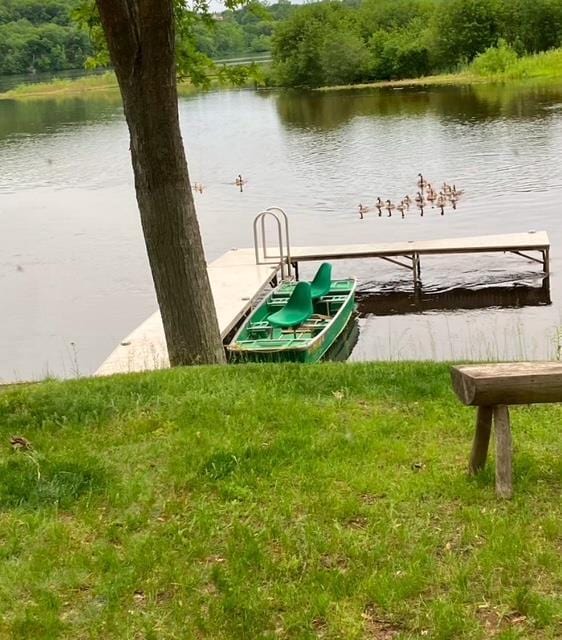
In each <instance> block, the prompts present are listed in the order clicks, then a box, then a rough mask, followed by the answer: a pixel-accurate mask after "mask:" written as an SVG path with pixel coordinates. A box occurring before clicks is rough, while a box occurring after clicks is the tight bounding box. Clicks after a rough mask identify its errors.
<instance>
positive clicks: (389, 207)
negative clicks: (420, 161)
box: [359, 173, 463, 220]
mask: <svg viewBox="0 0 562 640" xmlns="http://www.w3.org/2000/svg"><path fill="white" fill-rule="evenodd" d="M417 186H418V191H417V193H416V195H415V197H414V198H411V197H410V196H409V195H405V196H404V197H403V198H402V200H401V201H400V202H399V203H398V204H394V203H393V202H391V201H390V200H383V199H382V198H381V197H380V196H379V197H378V198H377V201H376V202H375V204H374V206H373V207H366V206H365V205H363V204H359V217H360V218H361V220H362V219H363V217H364V215H365V214H366V213H368V212H369V211H371V210H375V211H377V212H378V214H379V216H382V211H383V209H384V210H385V211H387V212H388V216H389V217H390V216H392V212H393V211H398V212H399V213H400V214H401V215H402V217H403V218H404V217H405V215H406V213H407V212H408V211H409V210H410V207H411V206H415V207H416V208H417V209H419V211H420V215H422V216H423V211H424V209H425V208H426V207H429V206H431V207H437V208H438V209H440V210H441V215H444V214H445V207H447V206H448V205H451V206H452V207H453V209H456V208H457V202H458V200H459V198H460V197H461V196H462V194H463V191H462V190H460V189H457V187H456V185H454V184H447V183H446V182H444V183H443V185H442V186H441V188H440V189H439V191H436V190H435V189H434V188H433V186H432V184H431V182H429V181H428V180H426V179H425V178H424V177H423V175H422V174H421V173H418V181H417Z"/></svg>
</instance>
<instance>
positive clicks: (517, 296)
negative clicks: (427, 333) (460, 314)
mask: <svg viewBox="0 0 562 640" xmlns="http://www.w3.org/2000/svg"><path fill="white" fill-rule="evenodd" d="M357 302H358V306H359V313H360V314H361V316H362V317H367V316H369V315H375V316H390V315H402V314H405V313H421V312H424V311H451V310H459V309H487V308H492V307H502V308H505V309H507V308H514V309H520V308H522V307H538V306H543V305H549V304H551V299H550V278H543V282H542V285H541V286H539V287H533V286H528V285H525V284H514V285H512V286H492V287H481V288H478V289H470V288H467V287H457V288H454V289H449V290H447V291H425V290H423V289H421V290H420V289H417V290H415V291H378V292H369V291H367V290H360V291H358V294H357Z"/></svg>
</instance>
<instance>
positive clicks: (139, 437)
mask: <svg viewBox="0 0 562 640" xmlns="http://www.w3.org/2000/svg"><path fill="white" fill-rule="evenodd" d="M512 417H513V422H514V441H515V474H514V479H515V497H514V499H513V500H512V501H509V502H506V501H499V500H497V499H496V497H495V494H494V482H493V464H492V465H491V466H490V467H489V468H488V469H487V470H486V471H485V473H484V474H483V475H482V476H481V477H479V478H478V479H470V478H468V477H467V475H466V472H465V468H466V464H467V460H468V454H469V450H470V445H471V438H472V433H473V421H474V418H475V415H474V411H473V410H472V409H469V408H466V407H463V406H462V405H460V403H458V401H457V400H456V399H455V397H454V396H453V393H452V391H451V387H450V382H449V376H448V369H447V367H446V366H445V365H437V364H409V363H401V364H325V365H316V366H302V367H298V366H277V365H272V366H249V365H247V366H238V367H235V366H231V367H215V368H209V367H201V368H192V369H184V370H175V371H161V372H154V373H148V374H142V375H130V376H122V377H114V378H108V379H92V380H79V381H71V382H64V383H59V382H45V383H41V384H37V385H32V386H29V387H25V386H17V387H12V388H9V389H6V390H3V391H2V392H0V638H17V639H23V638H33V639H41V640H43V639H49V638H69V639H70V638H72V639H73V640H75V639H80V638H103V639H104V640H107V639H110V638H131V639H136V638H139V639H140V638H146V639H150V638H154V639H168V638H177V639H181V640H184V639H191V638H193V639H199V638H208V639H213V640H220V639H226V638H247V639H252V640H255V639H258V638H294V639H299V640H300V639H307V638H325V639H330V638H341V639H343V640H352V639H360V638H361V639H374V640H389V639H394V638H440V639H445V638H451V639H465V638H471V639H472V638H474V639H476V638H482V639H484V638H502V639H503V640H508V639H509V640H513V639H515V638H520V639H528V638H540V639H543V638H544V639H546V638H549V639H554V638H558V639H559V638H561V637H562V600H561V593H562V563H561V552H562V517H561V516H562V500H561V488H562V457H561V455H560V453H561V449H562V430H561V429H560V424H561V422H562V406H557V405H552V406H546V405H538V406H535V407H531V408H527V407H522V408H517V409H514V410H513V414H512ZM13 435H19V436H24V437H26V438H27V439H28V440H30V441H31V443H32V445H33V447H34V449H33V451H28V452H26V451H23V450H18V451H15V450H13V449H12V446H11V445H10V437H11V436H13ZM492 458H493V457H492ZM492 463H493V459H492Z"/></svg>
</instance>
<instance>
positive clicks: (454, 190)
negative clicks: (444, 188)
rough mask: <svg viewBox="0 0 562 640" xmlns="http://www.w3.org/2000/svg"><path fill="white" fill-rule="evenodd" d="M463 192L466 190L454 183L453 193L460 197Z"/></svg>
mask: <svg viewBox="0 0 562 640" xmlns="http://www.w3.org/2000/svg"><path fill="white" fill-rule="evenodd" d="M463 193H464V191H463V190H462V189H457V187H456V186H455V185H453V188H452V189H451V195H453V196H454V197H455V198H460V196H462V194H463Z"/></svg>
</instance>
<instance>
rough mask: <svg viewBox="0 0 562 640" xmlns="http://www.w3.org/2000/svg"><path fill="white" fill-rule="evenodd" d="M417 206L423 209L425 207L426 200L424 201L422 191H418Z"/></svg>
mask: <svg viewBox="0 0 562 640" xmlns="http://www.w3.org/2000/svg"><path fill="white" fill-rule="evenodd" d="M416 204H417V205H421V206H422V207H423V206H424V205H425V200H424V199H423V195H422V194H421V191H418V192H417V194H416Z"/></svg>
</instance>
